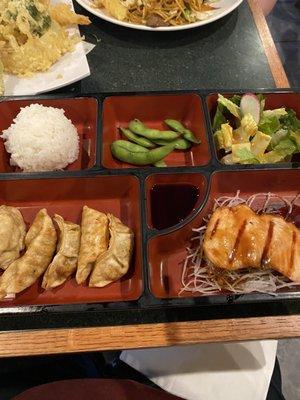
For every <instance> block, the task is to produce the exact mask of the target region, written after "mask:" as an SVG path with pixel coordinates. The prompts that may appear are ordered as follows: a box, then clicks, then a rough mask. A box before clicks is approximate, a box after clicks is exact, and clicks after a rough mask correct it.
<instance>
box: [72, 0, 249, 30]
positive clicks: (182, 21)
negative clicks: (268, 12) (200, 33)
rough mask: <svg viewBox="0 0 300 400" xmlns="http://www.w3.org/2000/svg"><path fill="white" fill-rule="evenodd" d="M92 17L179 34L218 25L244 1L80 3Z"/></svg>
mask: <svg viewBox="0 0 300 400" xmlns="http://www.w3.org/2000/svg"><path fill="white" fill-rule="evenodd" d="M76 1H77V2H78V3H79V4H80V5H81V6H82V7H84V8H85V9H86V10H88V11H89V12H91V13H92V14H94V15H96V16H98V17H99V18H102V19H104V20H106V21H109V22H112V23H114V24H117V25H121V26H125V27H128V28H133V29H141V30H148V31H176V30H183V29H190V28H195V27H198V26H202V25H206V24H209V23H211V22H214V21H216V20H218V19H220V18H222V17H224V16H225V15H227V14H229V13H231V12H232V11H233V10H234V9H236V8H237V7H238V6H239V5H240V4H241V3H242V1H243V0H76Z"/></svg>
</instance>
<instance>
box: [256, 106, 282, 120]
mask: <svg viewBox="0 0 300 400" xmlns="http://www.w3.org/2000/svg"><path fill="white" fill-rule="evenodd" d="M286 114H287V111H286V110H285V108H284V107H282V108H275V109H274V110H266V111H263V113H262V117H265V118H269V117H274V116H276V117H277V118H280V117H283V116H284V115H286Z"/></svg>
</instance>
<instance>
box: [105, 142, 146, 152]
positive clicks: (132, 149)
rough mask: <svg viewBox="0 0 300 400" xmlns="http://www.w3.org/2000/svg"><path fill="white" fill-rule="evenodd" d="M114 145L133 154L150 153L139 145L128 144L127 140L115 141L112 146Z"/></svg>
mask: <svg viewBox="0 0 300 400" xmlns="http://www.w3.org/2000/svg"><path fill="white" fill-rule="evenodd" d="M113 145H115V146H118V147H122V148H123V149H126V150H128V151H130V152H132V153H147V152H148V151H149V149H146V148H145V147H143V146H140V145H138V144H135V143H132V142H128V141H127V140H115V141H114V142H113V143H112V146H113Z"/></svg>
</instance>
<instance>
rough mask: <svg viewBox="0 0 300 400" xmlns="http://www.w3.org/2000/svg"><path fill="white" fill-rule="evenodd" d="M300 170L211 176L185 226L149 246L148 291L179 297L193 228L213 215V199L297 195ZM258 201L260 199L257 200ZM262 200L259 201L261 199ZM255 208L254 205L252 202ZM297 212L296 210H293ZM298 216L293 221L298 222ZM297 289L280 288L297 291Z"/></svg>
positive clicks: (155, 238)
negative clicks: (196, 211) (203, 201)
mask: <svg viewBox="0 0 300 400" xmlns="http://www.w3.org/2000/svg"><path fill="white" fill-rule="evenodd" d="M299 179H300V170H277V171H271V170H258V171H240V172H217V173H215V174H214V175H213V176H212V180H211V189H210V196H209V200H208V202H207V203H206V204H205V206H204V208H203V209H202V210H201V212H200V213H199V214H198V215H197V216H196V217H195V218H194V219H193V220H192V221H191V222H189V223H188V224H186V225H184V226H183V227H182V228H180V229H178V230H176V231H174V232H171V233H169V234H165V235H161V236H156V237H154V238H153V239H151V240H150V242H149V244H148V267H149V276H150V290H151V292H152V293H153V294H154V296H156V297H157V298H172V297H178V296H179V293H180V292H181V289H182V287H183V286H182V272H183V264H184V260H185V259H186V256H187V250H186V249H187V248H188V247H191V246H192V245H193V241H191V239H192V238H193V237H195V233H194V232H193V231H192V230H193V229H197V228H199V227H200V226H202V225H203V218H205V217H207V216H208V215H209V214H210V213H211V212H212V207H213V204H214V200H215V199H216V198H219V197H221V196H234V195H235V194H236V193H237V191H238V190H240V195H241V196H242V197H245V198H248V197H249V196H251V195H252V194H255V193H266V192H272V193H274V194H277V195H280V196H291V197H293V196H296V195H297V194H299ZM258 201H259V200H258ZM260 201H261V200H260ZM254 205H255V203H254ZM295 210H296V213H298V211H299V207H295ZM299 216H300V212H299V215H298V214H297V215H295V216H294V218H295V220H296V221H297V223H298V222H299ZM299 288H300V286H299V287H298V288H293V289H282V291H283V292H284V291H291V290H292V291H296V290H299ZM191 296H194V297H199V296H202V294H201V293H191V292H187V291H185V292H182V293H180V297H191Z"/></svg>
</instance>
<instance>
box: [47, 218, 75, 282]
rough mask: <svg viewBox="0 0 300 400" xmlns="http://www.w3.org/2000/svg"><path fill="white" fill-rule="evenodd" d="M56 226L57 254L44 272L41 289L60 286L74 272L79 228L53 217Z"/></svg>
mask: <svg viewBox="0 0 300 400" xmlns="http://www.w3.org/2000/svg"><path fill="white" fill-rule="evenodd" d="M54 221H55V222H56V224H57V226H58V230H59V233H58V245H57V253H56V255H55V257H54V258H53V261H52V263H51V264H50V265H49V267H48V268H47V271H46V272H45V275H44V278H43V283H42V287H43V288H44V289H53V288H55V287H57V286H60V285H62V284H63V283H64V282H65V281H66V280H67V279H68V278H69V277H70V276H71V275H72V273H73V272H75V271H76V267H77V261H78V253H79V246H80V226H79V225H77V224H73V222H69V221H65V220H64V219H63V218H62V217H61V216H60V215H55V216H54Z"/></svg>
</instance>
